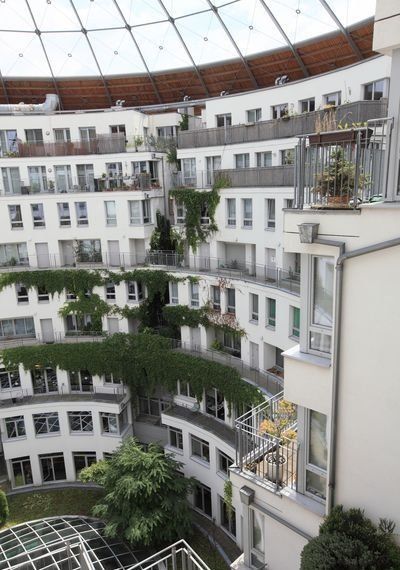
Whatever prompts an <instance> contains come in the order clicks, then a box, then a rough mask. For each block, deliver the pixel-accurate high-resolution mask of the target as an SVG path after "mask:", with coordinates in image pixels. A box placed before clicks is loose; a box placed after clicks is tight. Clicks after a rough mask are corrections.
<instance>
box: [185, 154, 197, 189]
mask: <svg viewBox="0 0 400 570" xmlns="http://www.w3.org/2000/svg"><path fill="white" fill-rule="evenodd" d="M181 163H182V177H183V180H182V182H183V184H184V186H191V187H195V186H196V182H197V174H196V159H195V158H182V160H181Z"/></svg>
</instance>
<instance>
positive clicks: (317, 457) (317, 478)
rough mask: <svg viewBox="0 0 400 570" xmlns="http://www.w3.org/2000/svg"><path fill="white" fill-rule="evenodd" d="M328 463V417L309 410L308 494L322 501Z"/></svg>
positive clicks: (324, 493)
mask: <svg viewBox="0 0 400 570" xmlns="http://www.w3.org/2000/svg"><path fill="white" fill-rule="evenodd" d="M327 463H328V445H327V439H326V415H325V414H321V413H320V412H316V411H314V410H309V413H308V436H307V450H306V493H309V494H311V495H313V496H314V497H317V498H319V499H321V500H325V498H326V469H327Z"/></svg>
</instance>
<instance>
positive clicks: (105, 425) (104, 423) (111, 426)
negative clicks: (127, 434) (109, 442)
mask: <svg viewBox="0 0 400 570" xmlns="http://www.w3.org/2000/svg"><path fill="white" fill-rule="evenodd" d="M100 422H101V431H102V432H103V433H109V434H114V435H117V434H119V427H118V416H117V414H110V413H108V412H100Z"/></svg>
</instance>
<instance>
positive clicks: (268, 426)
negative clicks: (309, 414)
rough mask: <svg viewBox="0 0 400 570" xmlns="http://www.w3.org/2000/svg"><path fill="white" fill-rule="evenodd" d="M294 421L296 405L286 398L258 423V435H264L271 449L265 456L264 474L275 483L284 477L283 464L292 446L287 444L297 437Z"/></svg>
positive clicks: (278, 482)
mask: <svg viewBox="0 0 400 570" xmlns="http://www.w3.org/2000/svg"><path fill="white" fill-rule="evenodd" d="M295 421H296V407H295V405H294V404H292V403H291V402H288V401H287V400H280V401H279V402H278V404H277V409H276V411H275V413H274V414H273V416H272V417H270V418H267V419H265V420H263V421H262V422H261V424H260V428H259V432H260V435H264V436H265V437H266V438H267V439H269V440H270V443H271V451H268V453H267V454H266V456H265V459H264V461H265V462H266V476H267V478H268V479H269V480H270V481H272V482H273V483H276V484H281V483H282V481H283V479H284V473H285V465H286V463H287V461H288V459H290V458H289V454H290V449H292V446H290V445H289V446H288V445H287V444H288V443H289V442H290V441H293V440H295V439H296V437H297V433H296V431H295V430H294V429H293V426H294V424H295Z"/></svg>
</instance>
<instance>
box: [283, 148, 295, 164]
mask: <svg viewBox="0 0 400 570" xmlns="http://www.w3.org/2000/svg"><path fill="white" fill-rule="evenodd" d="M294 152H295V151H294V148H285V149H284V150H281V164H282V165H283V166H285V165H287V166H291V165H293V164H294V160H295V154H294Z"/></svg>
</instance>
